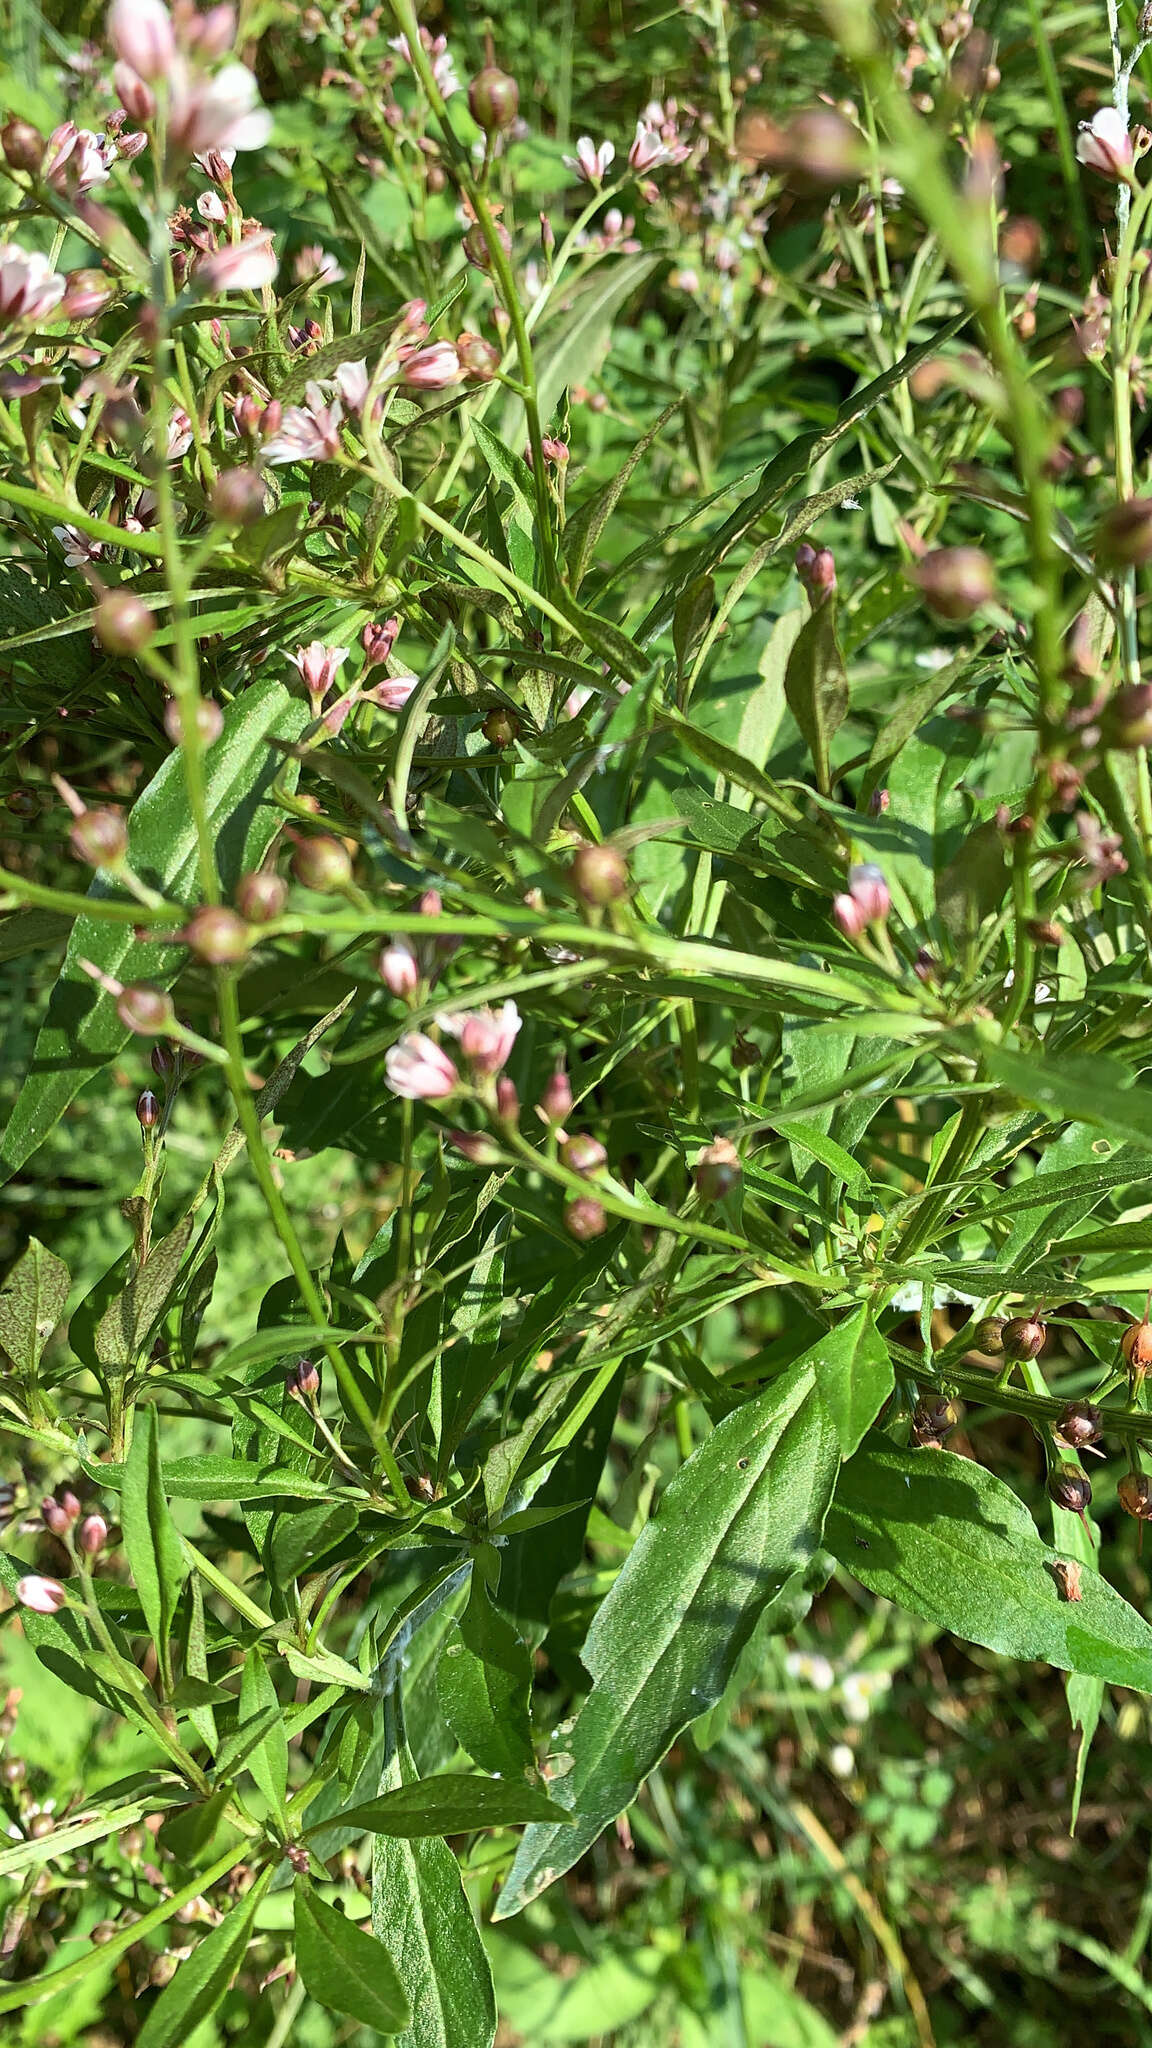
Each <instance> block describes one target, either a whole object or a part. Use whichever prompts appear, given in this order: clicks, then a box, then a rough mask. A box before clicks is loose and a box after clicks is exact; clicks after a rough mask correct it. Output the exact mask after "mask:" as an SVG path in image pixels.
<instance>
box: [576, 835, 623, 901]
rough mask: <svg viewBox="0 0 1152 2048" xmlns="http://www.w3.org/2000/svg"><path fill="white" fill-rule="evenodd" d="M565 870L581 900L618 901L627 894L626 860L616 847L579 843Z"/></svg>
mask: <svg viewBox="0 0 1152 2048" xmlns="http://www.w3.org/2000/svg"><path fill="white" fill-rule="evenodd" d="M568 873H569V875H570V876H571V878H572V886H573V888H574V889H575V891H576V894H577V895H578V896H579V897H580V899H581V901H582V902H584V903H594V904H604V903H618V902H619V901H620V898H621V897H622V896H626V895H627V893H628V863H627V861H626V860H625V858H624V855H623V854H622V853H621V852H620V850H619V848H618V847H615V846H610V845H605V846H582V847H581V848H580V849H579V851H578V853H576V855H575V856H574V858H573V861H572V865H571V867H570V868H569V870H568Z"/></svg>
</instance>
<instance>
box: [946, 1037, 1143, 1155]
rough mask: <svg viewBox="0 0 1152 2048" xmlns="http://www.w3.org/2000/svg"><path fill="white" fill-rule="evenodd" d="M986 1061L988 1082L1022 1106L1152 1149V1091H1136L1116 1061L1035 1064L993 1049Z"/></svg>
mask: <svg viewBox="0 0 1152 2048" xmlns="http://www.w3.org/2000/svg"><path fill="white" fill-rule="evenodd" d="M985 1057H986V1068H987V1073H988V1076H989V1078H990V1079H991V1080H993V1081H997V1082H999V1084H1000V1086H1001V1087H1002V1088H1008V1089H1010V1090H1011V1092H1012V1094H1013V1095H1018V1096H1019V1097H1020V1100H1021V1101H1022V1102H1031V1103H1034V1104H1035V1106H1036V1107H1037V1108H1038V1109H1043V1110H1046V1111H1047V1112H1048V1114H1049V1115H1050V1116H1056V1117H1061V1118H1063V1117H1070V1118H1076V1119H1078V1120H1079V1121H1080V1122H1082V1123H1086V1124H1096V1125H1098V1126H1099V1128H1100V1129H1101V1130H1105V1131H1112V1132H1114V1133H1115V1135H1116V1136H1117V1137H1118V1138H1125V1139H1131V1140H1132V1141H1133V1142H1134V1143H1135V1144H1137V1145H1141V1146H1144V1147H1148V1146H1152V1090H1149V1089H1147V1088H1142V1087H1139V1086H1138V1085H1137V1083H1136V1079H1135V1076H1134V1075H1133V1074H1132V1072H1131V1071H1130V1069H1128V1068H1127V1067H1125V1066H1123V1065H1122V1064H1121V1062H1120V1061H1119V1060H1117V1059H1110V1058H1109V1057H1108V1055H1107V1054H1104V1053H1100V1054H1093V1055H1092V1057H1091V1058H1089V1057H1088V1056H1087V1055H1083V1054H1082V1055H1080V1056H1079V1057H1075V1058H1073V1057H1068V1058H1064V1059H1053V1058H1050V1057H1048V1056H1047V1055H1045V1057H1044V1059H1043V1060H1039V1059H1033V1058H1030V1057H1029V1056H1028V1055H1027V1054H1026V1053H1018V1052H1007V1051H1001V1050H1000V1049H999V1048H996V1047H989V1048H988V1050H987V1053H986V1055H985Z"/></svg>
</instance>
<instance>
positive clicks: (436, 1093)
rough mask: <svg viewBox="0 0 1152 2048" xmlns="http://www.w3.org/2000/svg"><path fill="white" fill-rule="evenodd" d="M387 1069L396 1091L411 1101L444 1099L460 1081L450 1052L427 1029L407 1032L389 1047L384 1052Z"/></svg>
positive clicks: (389, 1079) (389, 1081) (386, 1071)
mask: <svg viewBox="0 0 1152 2048" xmlns="http://www.w3.org/2000/svg"><path fill="white" fill-rule="evenodd" d="M384 1071H385V1073H386V1075H387V1077H388V1086H389V1087H390V1088H391V1090H392V1093H393V1094H394V1095H402V1096H404V1097H405V1098H406V1099H407V1100H408V1101H409V1102H440V1101H442V1100H443V1098H444V1097H445V1096H446V1095H451V1094H452V1091H453V1089H455V1088H456V1087H457V1086H458V1085H459V1081H460V1076H459V1074H458V1073H457V1072H456V1069H455V1067H454V1066H453V1064H452V1062H451V1060H450V1059H449V1057H448V1055H447V1053H446V1052H441V1050H440V1047H439V1046H438V1045H437V1044H436V1042H435V1040H434V1039H431V1038H429V1037H427V1036H426V1034H425V1033H424V1032H423V1031H408V1032H405V1034H404V1037H403V1038H401V1039H399V1040H398V1041H397V1043H396V1044H395V1045H393V1046H391V1047H389V1050H388V1052H387V1053H386V1054H385V1056H384Z"/></svg>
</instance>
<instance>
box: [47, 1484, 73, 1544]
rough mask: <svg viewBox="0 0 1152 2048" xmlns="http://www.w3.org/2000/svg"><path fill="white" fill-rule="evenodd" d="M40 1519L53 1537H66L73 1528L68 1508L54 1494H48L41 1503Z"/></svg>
mask: <svg viewBox="0 0 1152 2048" xmlns="http://www.w3.org/2000/svg"><path fill="white" fill-rule="evenodd" d="M40 1519H41V1521H42V1522H43V1524H44V1527H45V1528H46V1529H47V1530H48V1533H49V1535H51V1536H66V1535H67V1534H68V1531H69V1529H70V1528H71V1527H72V1517H71V1515H70V1514H69V1513H68V1510H67V1508H65V1507H62V1506H61V1504H60V1502H59V1501H58V1500H56V1499H55V1497H54V1496H53V1495H52V1494H50V1493H49V1494H46V1495H45V1497H44V1499H43V1500H42V1501H41V1503H40Z"/></svg>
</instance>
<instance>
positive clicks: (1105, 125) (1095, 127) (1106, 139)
mask: <svg viewBox="0 0 1152 2048" xmlns="http://www.w3.org/2000/svg"><path fill="white" fill-rule="evenodd" d="M1076 154H1077V156H1078V157H1079V159H1080V161H1081V163H1082V164H1087V166H1088V169H1089V170H1090V171H1100V172H1102V173H1103V175H1104V177H1106V178H1112V179H1114V180H1115V182H1116V183H1117V184H1119V185H1126V184H1127V183H1128V182H1129V180H1130V178H1131V176H1132V168H1133V165H1134V164H1135V162H1136V152H1135V150H1134V149H1133V146H1132V137H1131V136H1130V135H1129V133H1128V124H1127V122H1126V121H1125V120H1124V117H1123V115H1122V114H1121V113H1120V112H1119V110H1118V109H1117V108H1116V107H1101V109H1100V111H1099V113H1097V114H1093V116H1092V119H1091V121H1081V123H1080V133H1079V134H1078V136H1077V137H1076Z"/></svg>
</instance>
